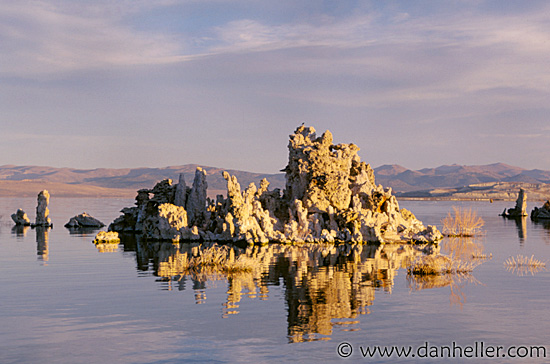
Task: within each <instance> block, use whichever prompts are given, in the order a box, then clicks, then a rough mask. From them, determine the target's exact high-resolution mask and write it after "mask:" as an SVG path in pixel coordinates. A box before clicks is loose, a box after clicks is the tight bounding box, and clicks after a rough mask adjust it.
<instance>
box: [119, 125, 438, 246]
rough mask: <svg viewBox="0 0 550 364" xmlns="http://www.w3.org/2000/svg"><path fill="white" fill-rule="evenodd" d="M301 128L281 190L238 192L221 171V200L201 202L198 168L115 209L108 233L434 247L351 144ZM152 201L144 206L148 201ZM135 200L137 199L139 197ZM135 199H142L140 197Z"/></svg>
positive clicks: (265, 187)
mask: <svg viewBox="0 0 550 364" xmlns="http://www.w3.org/2000/svg"><path fill="white" fill-rule="evenodd" d="M332 142H333V140H332V134H331V133H330V132H329V131H326V132H325V133H323V135H322V136H320V137H317V135H316V133H315V129H314V128H312V127H305V126H300V127H298V128H297V129H296V131H295V133H294V134H293V135H291V136H290V142H289V145H288V148H289V160H288V165H287V166H286V168H285V169H284V170H283V171H284V172H285V173H286V181H287V182H286V188H285V191H284V192H283V194H282V195H281V193H280V191H279V190H278V189H276V190H274V191H270V190H269V182H268V181H267V180H265V179H264V180H262V181H261V183H260V188H259V189H258V188H257V187H256V186H255V185H254V184H253V183H251V184H250V185H249V186H248V187H247V188H246V189H245V190H244V191H243V190H241V186H240V184H239V182H238V181H237V178H236V177H235V176H231V175H230V174H229V173H227V172H224V173H223V177H224V178H225V180H226V181H227V198H224V197H223V196H218V197H217V199H216V201H212V200H210V199H207V197H206V189H207V184H206V173H205V172H204V171H203V170H202V169H201V168H197V171H196V173H195V179H194V181H193V187H192V188H191V189H189V188H188V187H186V186H185V181H184V180H183V176H181V175H180V180H179V183H178V184H177V185H175V186H173V185H172V183H171V180H164V181H161V182H159V183H158V184H157V185H156V186H155V187H154V188H153V189H152V190H140V191H138V197H137V198H136V201H137V203H136V204H137V206H136V207H132V208H128V209H124V210H122V212H123V214H124V215H123V216H121V217H119V218H118V219H116V220H115V221H114V222H113V223H112V224H111V226H109V230H115V231H126V230H132V231H136V232H141V233H144V234H145V236H147V237H148V238H150V239H160V240H163V239H169V240H179V239H192V240H198V239H200V240H203V241H239V240H241V241H242V240H244V241H247V242H249V243H266V242H269V241H278V242H285V243H288V242H311V243H313V242H315V243H320V242H337V241H341V242H398V243H404V242H422V243H428V242H435V241H437V240H439V239H441V238H442V237H443V236H442V235H441V233H440V232H439V231H438V230H437V228H436V227H434V226H428V227H425V226H424V225H423V224H422V222H420V221H419V220H417V219H416V217H415V216H414V215H413V214H412V213H411V212H409V211H407V210H405V209H400V208H399V204H398V202H397V199H396V198H395V196H393V195H392V190H391V188H383V187H382V186H381V185H376V183H375V178H374V172H373V170H372V168H371V167H370V165H368V164H366V163H364V162H361V160H360V158H359V156H358V155H357V152H358V151H359V147H357V146H356V145H354V144H337V145H334V144H332ZM150 193H153V195H154V196H153V197H152V198H150V199H149V194H150ZM140 194H141V195H140ZM140 196H141V197H140Z"/></svg>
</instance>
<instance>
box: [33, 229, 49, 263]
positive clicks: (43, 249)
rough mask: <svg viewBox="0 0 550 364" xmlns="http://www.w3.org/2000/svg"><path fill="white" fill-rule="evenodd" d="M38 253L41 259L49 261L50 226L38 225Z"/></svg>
mask: <svg viewBox="0 0 550 364" xmlns="http://www.w3.org/2000/svg"><path fill="white" fill-rule="evenodd" d="M35 231H36V254H37V255H38V259H39V260H43V261H44V262H47V261H48V259H49V258H48V245H49V242H48V240H49V239H48V235H49V232H50V228H49V227H44V226H36V227H35Z"/></svg>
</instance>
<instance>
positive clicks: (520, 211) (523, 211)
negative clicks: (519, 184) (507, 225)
mask: <svg viewBox="0 0 550 364" xmlns="http://www.w3.org/2000/svg"><path fill="white" fill-rule="evenodd" d="M501 216H504V217H522V216H527V195H526V193H525V190H524V189H523V188H520V189H519V193H518V198H517V200H516V206H514V207H513V208H511V209H508V210H506V209H505V210H504V211H503V212H502V214H501Z"/></svg>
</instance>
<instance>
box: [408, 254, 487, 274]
mask: <svg viewBox="0 0 550 364" xmlns="http://www.w3.org/2000/svg"><path fill="white" fill-rule="evenodd" d="M480 264H481V262H479V261H466V260H461V259H456V258H454V257H453V256H452V255H451V256H446V255H442V254H436V255H423V256H419V257H417V258H416V259H415V260H414V261H413V262H412V263H411V264H410V265H409V266H408V267H407V272H408V273H409V274H411V275H437V274H457V273H469V272H471V271H473V270H474V268H475V267H477V266H478V265H480Z"/></svg>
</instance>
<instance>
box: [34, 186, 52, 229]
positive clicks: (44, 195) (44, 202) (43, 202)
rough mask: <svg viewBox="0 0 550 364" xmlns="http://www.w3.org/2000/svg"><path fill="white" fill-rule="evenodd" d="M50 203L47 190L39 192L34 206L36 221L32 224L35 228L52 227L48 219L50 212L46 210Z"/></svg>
mask: <svg viewBox="0 0 550 364" xmlns="http://www.w3.org/2000/svg"><path fill="white" fill-rule="evenodd" d="M49 203H50V194H49V192H48V191H47V190H43V191H40V193H39V194H38V197H37V206H36V220H35V223H34V224H32V226H33V227H35V226H43V227H52V226H53V224H52V221H51V220H50V218H49V215H50V210H49V209H48V204H49Z"/></svg>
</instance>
